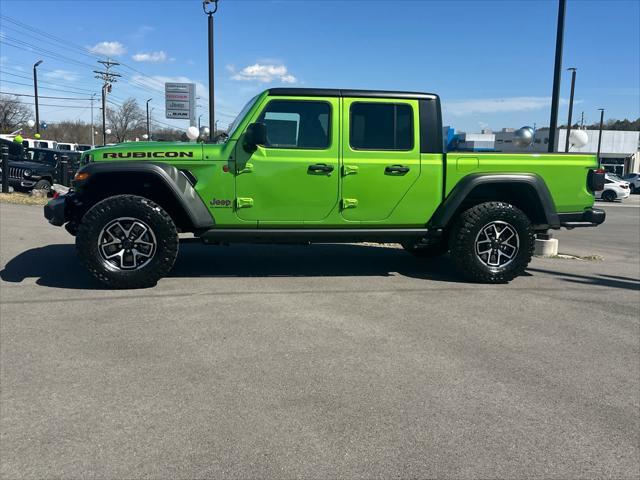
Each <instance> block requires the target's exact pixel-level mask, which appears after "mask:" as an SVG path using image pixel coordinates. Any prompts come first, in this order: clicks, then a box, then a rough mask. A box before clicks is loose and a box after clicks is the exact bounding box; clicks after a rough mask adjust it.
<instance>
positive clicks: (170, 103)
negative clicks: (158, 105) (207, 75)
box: [164, 83, 196, 120]
mask: <svg viewBox="0 0 640 480" xmlns="http://www.w3.org/2000/svg"><path fill="white" fill-rule="evenodd" d="M164 99H165V111H166V117H167V118H172V119H174V120H175V119H182V120H194V119H195V118H196V85H195V83H165V84H164Z"/></svg>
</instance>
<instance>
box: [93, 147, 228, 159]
mask: <svg viewBox="0 0 640 480" xmlns="http://www.w3.org/2000/svg"><path fill="white" fill-rule="evenodd" d="M202 150H203V144H201V143H187V142H172V143H169V142H128V143H121V144H118V145H113V146H105V147H100V148H96V149H93V150H88V151H86V152H84V154H85V155H91V156H92V157H93V161H94V162H113V161H119V160H135V161H145V160H147V161H160V162H171V161H189V160H202ZM221 151H222V145H207V156H211V155H212V154H213V155H216V156H217V155H219V154H220V152H221ZM214 152H215V153H214Z"/></svg>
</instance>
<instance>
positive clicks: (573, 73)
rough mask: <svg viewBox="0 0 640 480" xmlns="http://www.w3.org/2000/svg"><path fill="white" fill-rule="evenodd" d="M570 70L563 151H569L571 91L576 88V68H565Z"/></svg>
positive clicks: (571, 112)
mask: <svg viewBox="0 0 640 480" xmlns="http://www.w3.org/2000/svg"><path fill="white" fill-rule="evenodd" d="M567 70H568V71H570V72H571V93H570V94H569V120H567V138H566V139H565V142H564V151H565V152H568V151H569V134H570V133H571V116H572V115H573V93H574V91H575V89H576V70H577V69H576V68H574V67H571V68H567Z"/></svg>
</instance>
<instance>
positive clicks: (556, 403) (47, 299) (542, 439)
mask: <svg viewBox="0 0 640 480" xmlns="http://www.w3.org/2000/svg"><path fill="white" fill-rule="evenodd" d="M600 205H601V206H603V207H604V208H605V209H606V210H607V215H608V219H607V222H606V223H605V225H603V226H602V227H599V228H596V229H576V230H573V231H562V232H560V233H558V234H557V235H556V237H557V238H559V239H560V251H561V252H562V253H567V254H573V255H579V256H594V255H595V256H601V257H603V258H604V259H603V260H579V259H539V258H538V259H534V261H533V262H532V264H531V267H530V269H529V271H528V274H527V275H526V276H523V277H520V278H518V279H516V280H514V281H513V282H512V283H510V284H509V285H502V286H486V285H475V284H469V283H465V282H463V281H461V279H460V278H459V277H458V276H457V274H456V273H455V272H454V271H453V269H452V267H451V265H450V262H449V261H448V260H447V259H446V258H443V259H437V260H432V261H426V260H415V259H414V258H412V257H411V256H409V255H408V254H406V253H404V252H403V251H401V250H398V249H393V248H382V247H372V246H369V247H365V246H355V245H324V246H311V247H303V246H251V245H248V246H231V247H207V246H203V245H185V246H184V248H182V250H181V253H180V256H179V258H178V262H177V265H176V268H175V270H174V272H173V273H172V275H171V276H170V277H169V278H166V279H164V280H162V281H161V282H160V283H159V284H158V286H157V287H155V288H153V289H147V290H138V291H110V290H105V289H103V288H102V287H101V286H100V285H99V284H98V283H96V282H95V281H93V280H92V278H91V277H90V276H89V274H87V273H86V272H85V271H84V270H83V269H82V268H81V267H80V266H79V265H78V263H77V260H76V257H75V252H74V246H73V243H72V237H70V236H69V235H68V234H66V232H65V231H64V230H62V229H60V228H56V227H52V226H49V225H48V224H47V223H46V222H45V221H44V219H43V218H42V213H41V211H42V209H41V207H32V206H20V205H7V204H2V205H0V214H1V220H0V221H1V224H0V225H1V232H0V240H1V246H0V253H1V257H2V258H1V271H0V278H1V283H0V314H1V322H0V342H1V343H0V347H1V350H0V360H1V365H0V366H1V372H0V374H1V378H0V379H1V385H2V391H1V398H0V414H1V427H2V428H1V434H2V436H1V445H0V461H1V466H2V469H1V474H2V477H3V478H11V479H13V478H56V477H59V478H80V477H83V478H84V477H92V478H143V477H144V478H205V477H216V478H223V477H224V478H266V477H269V478H292V477H304V478H335V477H348V478H389V477H421V478H425V477H430V478H433V477H438V478H443V477H450V478H603V477H607V478H638V476H639V475H640V447H639V444H638V438H639V435H640V414H639V412H640V258H639V255H638V254H639V251H640V196H637V195H636V196H634V197H632V198H631V199H629V200H628V201H627V202H625V203H623V204H613V205H610V204H604V205H602V204H600Z"/></svg>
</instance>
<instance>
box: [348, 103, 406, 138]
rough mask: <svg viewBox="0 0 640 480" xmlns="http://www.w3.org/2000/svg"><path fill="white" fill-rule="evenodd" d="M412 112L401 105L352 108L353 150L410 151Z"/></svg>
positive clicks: (361, 104)
mask: <svg viewBox="0 0 640 480" xmlns="http://www.w3.org/2000/svg"><path fill="white" fill-rule="evenodd" d="M413 136H414V133H413V109H412V108H411V106H410V105H407V104H401V103H398V104H396V103H364V102H358V103H354V104H352V105H351V109H350V128H349V144H350V145H351V148H353V149H354V150H411V149H412V148H413Z"/></svg>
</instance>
